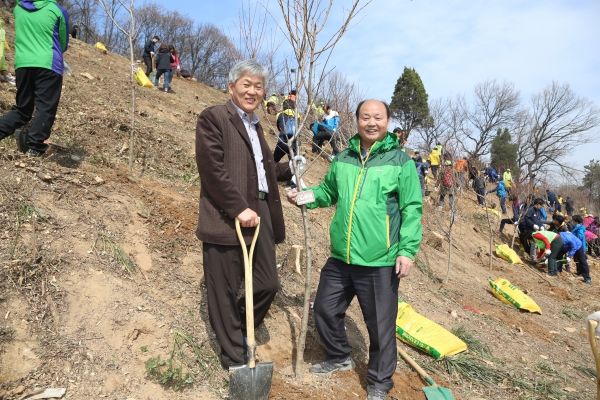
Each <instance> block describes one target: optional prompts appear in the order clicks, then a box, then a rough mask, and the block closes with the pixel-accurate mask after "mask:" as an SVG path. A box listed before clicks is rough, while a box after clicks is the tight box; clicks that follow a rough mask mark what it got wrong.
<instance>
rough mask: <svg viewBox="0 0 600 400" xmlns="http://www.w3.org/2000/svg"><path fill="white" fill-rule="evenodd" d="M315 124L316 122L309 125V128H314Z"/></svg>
mask: <svg viewBox="0 0 600 400" xmlns="http://www.w3.org/2000/svg"><path fill="white" fill-rule="evenodd" d="M313 126H315V123H314V122H313V123H312V124H310V125H309V126H308V129H310V130H312V128H313Z"/></svg>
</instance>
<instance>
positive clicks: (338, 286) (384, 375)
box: [314, 257, 399, 391]
mask: <svg viewBox="0 0 600 400" xmlns="http://www.w3.org/2000/svg"><path fill="white" fill-rule="evenodd" d="M398 284H399V279H398V276H397V275H396V274H395V268H394V267H361V266H358V265H349V264H346V263H344V262H342V261H340V260H337V259H335V258H331V257H330V258H329V259H328V260H327V262H326V263H325V266H324V267H323V269H322V270H321V279H320V281H319V288H318V289H317V296H316V298H315V306H314V307H315V322H316V326H317V331H318V332H319V335H320V336H321V339H322V341H323V343H324V345H325V350H326V351H327V360H330V361H341V360H344V359H345V358H347V357H348V356H350V353H351V350H352V348H351V347H350V345H349V344H348V337H347V336H346V330H345V328H344V317H345V316H346V310H347V309H348V306H350V303H351V302H352V299H354V296H356V297H358V303H359V304H360V308H361V310H362V313H363V317H364V319H365V323H366V325H367V330H368V332H369V342H370V344H369V366H368V372H367V382H368V383H369V384H370V385H373V386H375V388H377V389H382V390H385V391H389V390H390V389H391V388H393V387H394V382H393V381H392V375H393V374H394V371H396V362H397V357H398V356H397V354H396V316H397V314H398Z"/></svg>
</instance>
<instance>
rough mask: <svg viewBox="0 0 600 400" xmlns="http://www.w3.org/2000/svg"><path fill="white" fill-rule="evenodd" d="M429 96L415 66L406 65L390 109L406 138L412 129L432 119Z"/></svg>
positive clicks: (395, 89)
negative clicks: (430, 116)
mask: <svg viewBox="0 0 600 400" xmlns="http://www.w3.org/2000/svg"><path fill="white" fill-rule="evenodd" d="M428 97H429V96H428V95H427V92H426V91H425V86H423V81H421V77H420V76H419V74H418V73H417V72H416V71H415V69H414V68H407V67H404V72H402V75H401V76H400V78H399V79H398V82H397V83H396V87H395V88H394V94H393V95H392V102H391V103H390V110H391V112H392V119H394V120H396V121H398V122H399V123H400V128H401V129H402V130H403V131H404V135H405V138H406V137H408V135H409V134H410V132H411V130H413V129H415V128H418V127H422V126H423V125H424V124H425V123H427V122H428V121H429V120H430V118H429V105H428V104H427V99H428Z"/></svg>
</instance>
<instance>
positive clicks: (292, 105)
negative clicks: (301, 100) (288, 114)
mask: <svg viewBox="0 0 600 400" xmlns="http://www.w3.org/2000/svg"><path fill="white" fill-rule="evenodd" d="M283 109H284V110H295V109H296V102H295V101H294V100H291V99H285V100H284V101H283Z"/></svg>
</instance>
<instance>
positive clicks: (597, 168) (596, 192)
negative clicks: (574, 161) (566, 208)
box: [580, 160, 600, 211]
mask: <svg viewBox="0 0 600 400" xmlns="http://www.w3.org/2000/svg"><path fill="white" fill-rule="evenodd" d="M583 169H584V171H585V174H584V176H583V180H582V181H581V183H582V184H583V186H582V187H581V188H580V189H582V190H583V191H584V192H585V194H586V195H587V197H588V201H589V202H590V205H591V206H592V207H594V208H595V209H596V211H598V210H600V161H595V160H591V161H590V163H589V165H584V166H583Z"/></svg>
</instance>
